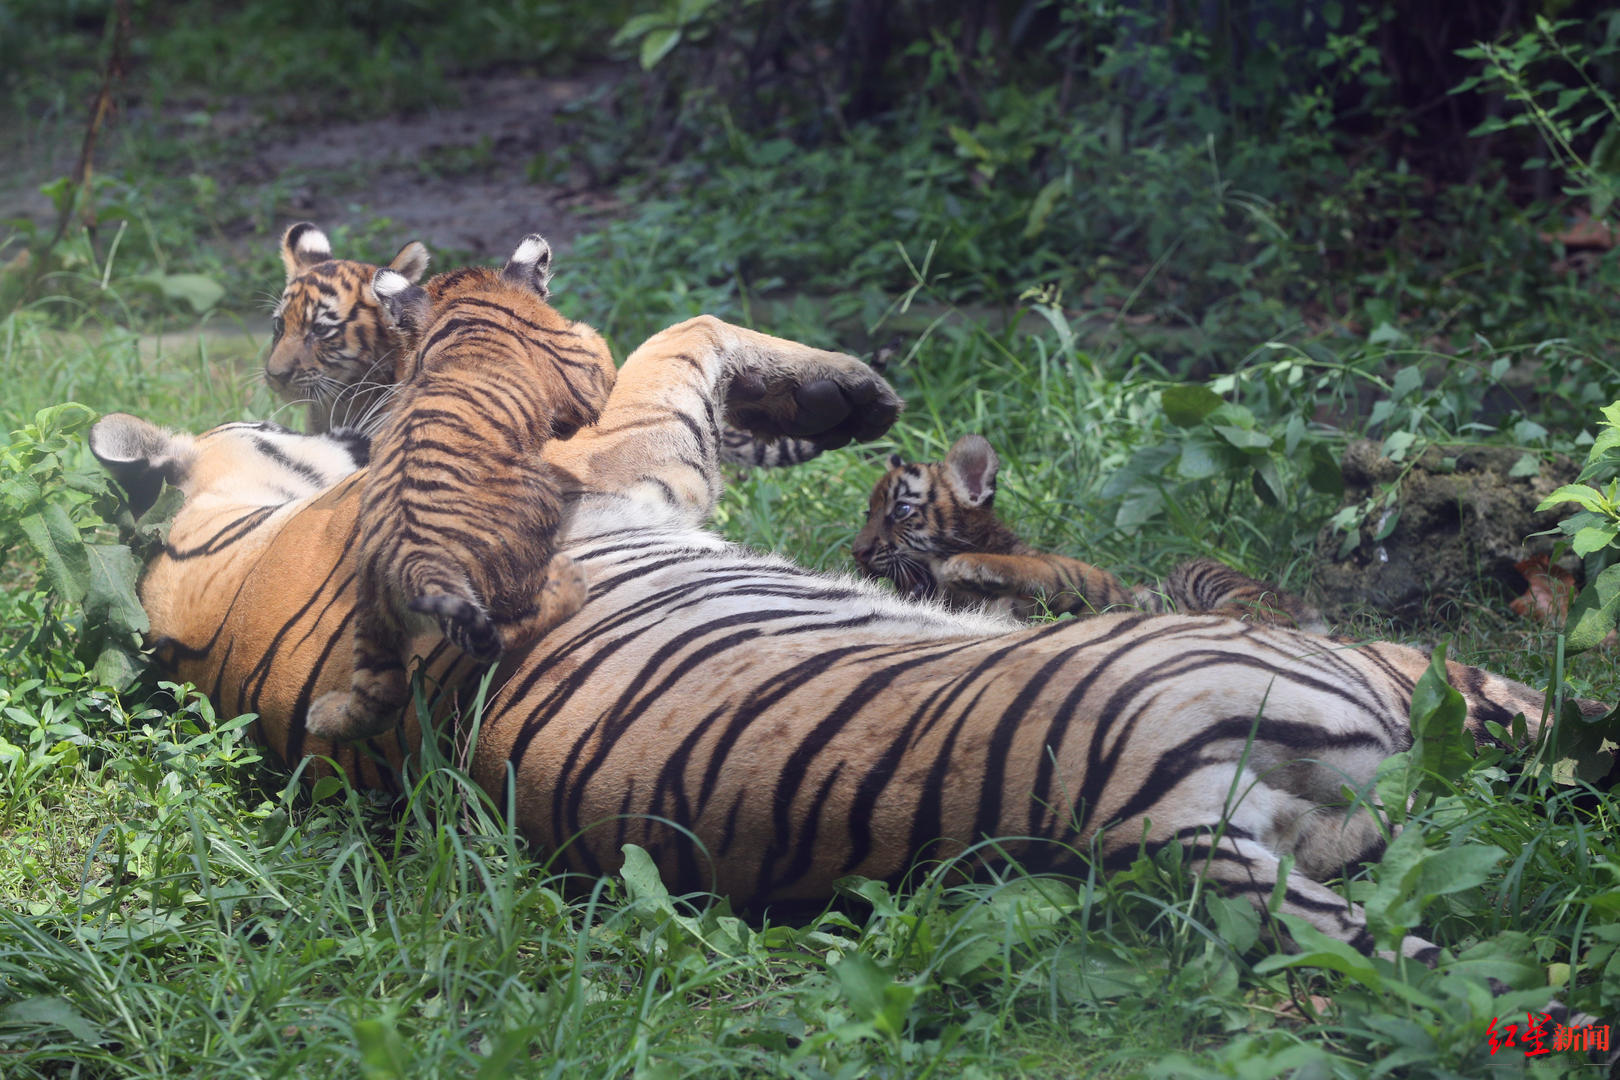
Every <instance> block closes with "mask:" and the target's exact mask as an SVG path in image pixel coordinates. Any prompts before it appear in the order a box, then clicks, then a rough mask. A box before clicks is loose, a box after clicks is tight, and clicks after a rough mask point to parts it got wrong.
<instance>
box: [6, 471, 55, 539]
mask: <svg viewBox="0 0 1620 1080" xmlns="http://www.w3.org/2000/svg"><path fill="white" fill-rule="evenodd" d="M43 496H44V491H43V490H41V488H40V486H39V481H37V480H35V479H34V478H33V477H32V476H29V475H28V474H27V473H18V474H16V475H15V476H8V477H6V478H5V479H4V480H0V498H3V499H5V501H6V502H7V503H9V504H10V505H11V507H12V509H13V510H14V511H20V510H23V509H25V508H27V507H30V506H32V505H34V504H35V503H36V502H38V501H39V500H40V499H41V498H42V497H43ZM0 535H3V534H0Z"/></svg>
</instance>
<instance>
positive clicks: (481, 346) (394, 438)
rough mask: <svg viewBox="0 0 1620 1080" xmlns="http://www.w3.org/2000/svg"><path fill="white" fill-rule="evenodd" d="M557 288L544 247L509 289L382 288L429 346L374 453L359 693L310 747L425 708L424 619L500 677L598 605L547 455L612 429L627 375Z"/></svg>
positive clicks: (408, 336)
mask: <svg viewBox="0 0 1620 1080" xmlns="http://www.w3.org/2000/svg"><path fill="white" fill-rule="evenodd" d="M550 277H551V248H550V246H549V245H548V244H547V243H546V242H545V240H544V239H543V238H541V237H540V236H538V235H530V236H527V237H525V238H524V240H523V242H522V244H520V245H519V246H518V249H517V251H516V253H514V254H513V256H512V258H511V259H510V260H509V261H508V262H507V264H506V267H505V269H503V270H501V271H499V272H498V273H497V272H496V271H495V270H492V269H488V268H485V267H475V268H469V269H465V270H454V271H451V272H450V273H448V274H440V275H439V276H438V277H436V278H434V279H433V280H432V281H430V282H429V283H428V285H427V288H425V289H422V288H417V287H415V286H412V285H411V284H410V283H409V282H408V281H406V279H405V278H404V277H403V276H401V275H400V274H397V273H395V272H394V271H392V270H379V271H377V276H376V279H375V282H374V286H373V288H374V291H375V293H376V298H377V300H378V302H379V303H380V304H381V306H382V309H383V313H384V319H385V321H387V322H389V323H391V324H393V325H394V326H395V327H397V328H398V330H399V332H400V334H401V335H402V337H403V338H404V340H405V341H406V343H407V345H408V346H412V347H414V346H416V345H418V343H419V344H420V347H419V348H413V351H412V355H411V358H410V360H409V361H408V362H407V363H406V364H405V365H403V366H402V367H403V369H404V370H406V371H407V372H408V376H409V378H408V381H406V382H404V383H403V384H402V389H401V391H400V393H399V395H398V400H397V401H396V402H395V403H394V405H393V408H392V410H391V412H390V417H389V420H388V423H387V424H386V425H385V426H384V427H383V429H382V431H381V432H380V433H379V434H378V436H377V439H376V441H375V442H374V443H373V444H372V447H371V470H370V475H369V476H368V478H367V481H366V490H365V499H364V501H363V502H362V504H361V507H360V559H359V568H358V569H359V574H360V591H359V595H358V604H357V607H356V609H355V629H354V676H353V678H352V680H351V681H350V685H349V689H348V690H347V691H346V692H344V691H333V692H331V693H328V694H326V695H325V696H324V697H322V698H320V699H319V700H318V701H316V702H315V704H314V706H313V707H312V708H311V709H310V713H309V729H310V731H312V732H314V733H316V734H318V735H322V736H325V737H326V738H330V739H338V740H345V739H357V738H366V737H369V736H372V735H376V734H378V733H379V732H381V731H383V730H386V729H387V728H389V727H391V726H393V724H394V721H395V719H396V717H397V716H398V714H399V710H400V708H401V707H402V706H403V705H404V704H405V703H406V701H407V700H408V699H409V695H410V682H409V677H408V676H407V674H406V664H407V663H408V661H409V659H410V656H409V654H408V653H406V652H405V651H404V650H405V647H406V644H407V642H408V640H409V639H410V637H411V636H412V630H413V629H415V628H414V627H412V625H411V624H412V623H413V622H416V621H420V620H415V619H413V616H412V613H416V614H418V615H427V616H431V617H432V618H433V619H436V620H437V621H438V624H439V627H440V629H441V630H442V631H443V633H444V636H445V637H446V638H447V639H449V640H450V641H451V642H452V643H454V644H455V645H456V646H457V647H458V648H460V649H461V650H462V651H464V652H466V653H467V654H468V655H469V656H472V657H473V658H474V659H477V660H492V659H494V658H495V657H497V656H499V655H500V654H501V653H502V652H505V651H507V650H510V649H515V648H520V647H522V646H524V645H527V644H529V643H530V642H531V641H533V640H534V639H535V638H537V637H539V636H540V635H541V634H543V633H544V632H545V631H546V630H548V629H550V628H551V627H553V626H555V625H556V624H558V623H559V622H561V621H562V620H564V619H566V618H568V617H569V616H570V615H572V614H574V612H576V611H578V610H579V608H580V606H581V605H582V604H584V602H585V597H586V595H587V587H586V582H585V576H584V573H583V571H581V570H580V569H579V568H578V567H576V566H575V565H574V564H573V562H572V561H571V560H570V559H569V558H568V557H567V556H566V555H557V556H556V557H555V558H554V557H553V548H554V543H553V540H554V537H555V534H556V531H557V522H558V520H559V516H560V512H561V502H562V499H561V495H560V494H559V492H558V488H557V482H556V480H555V479H554V478H553V477H552V475H551V471H550V469H549V468H548V467H547V466H546V465H545V464H544V463H543V462H542V461H541V451H542V449H543V448H544V446H545V443H546V441H547V440H548V439H550V438H552V437H556V436H568V435H571V434H573V433H574V432H575V431H576V430H578V429H579V428H580V427H583V426H585V425H586V424H592V423H595V422H596V418H597V416H598V414H600V412H601V410H602V406H603V405H604V404H606V402H607V397H608V391H609V390H611V389H612V386H613V377H614V368H613V358H612V357H611V356H610V355H609V354H608V351H607V346H606V345H605V344H604V343H603V341H602V339H601V337H599V336H598V335H597V333H596V331H595V330H593V329H591V328H590V327H588V326H585V325H583V324H581V323H570V322H569V321H568V320H566V319H564V318H563V317H562V316H560V315H558V314H557V313H556V311H554V310H553V309H552V308H551V307H550V305H548V304H547V303H546V299H547V297H548V295H549V289H548V288H547V282H548V281H549V279H550Z"/></svg>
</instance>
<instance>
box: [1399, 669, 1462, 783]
mask: <svg viewBox="0 0 1620 1080" xmlns="http://www.w3.org/2000/svg"><path fill="white" fill-rule="evenodd" d="M1410 716H1411V721H1412V740H1413V742H1412V749H1411V750H1409V751H1408V753H1410V754H1411V755H1412V759H1413V761H1414V762H1415V763H1416V764H1417V765H1418V766H1419V767H1420V768H1421V769H1423V770H1424V771H1425V772H1427V773H1432V774H1434V775H1436V776H1439V777H1443V778H1444V779H1447V780H1455V779H1456V778H1457V777H1459V776H1461V775H1462V774H1463V773H1465V772H1467V771H1468V767H1469V766H1470V765H1471V764H1472V763H1473V760H1474V739H1473V737H1472V736H1471V735H1470V734H1469V733H1468V729H1467V728H1466V726H1465V722H1466V721H1467V719H1468V703H1467V702H1466V701H1465V700H1463V696H1462V695H1461V694H1460V693H1458V692H1457V691H1456V690H1455V689H1454V688H1453V687H1452V686H1451V684H1450V683H1449V682H1447V681H1446V647H1445V646H1444V645H1441V646H1440V647H1439V648H1437V649H1435V650H1434V654H1433V655H1432V656H1430V658H1429V667H1428V669H1427V670H1426V671H1424V673H1423V675H1422V676H1421V677H1420V678H1419V679H1418V681H1417V685H1416V686H1414V687H1413V688H1412V705H1411V713H1410Z"/></svg>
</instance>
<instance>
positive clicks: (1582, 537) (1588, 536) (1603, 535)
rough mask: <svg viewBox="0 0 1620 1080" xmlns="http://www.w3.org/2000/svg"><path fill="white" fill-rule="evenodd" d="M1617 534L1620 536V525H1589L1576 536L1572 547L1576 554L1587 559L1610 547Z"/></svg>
mask: <svg viewBox="0 0 1620 1080" xmlns="http://www.w3.org/2000/svg"><path fill="white" fill-rule="evenodd" d="M1617 534H1620V525H1589V526H1587V527H1586V528H1584V529H1582V530H1581V531H1580V532H1578V533H1576V534H1575V539H1574V540H1573V541H1572V542H1571V545H1570V546H1571V547H1573V548H1574V549H1575V554H1577V555H1579V556H1581V557H1582V558H1585V557H1586V556H1588V555H1590V554H1592V552H1594V551H1602V550H1603V549H1604V548H1606V547H1608V546H1609V544H1610V543H1611V542H1613V540H1614V538H1615V536H1616V535H1617Z"/></svg>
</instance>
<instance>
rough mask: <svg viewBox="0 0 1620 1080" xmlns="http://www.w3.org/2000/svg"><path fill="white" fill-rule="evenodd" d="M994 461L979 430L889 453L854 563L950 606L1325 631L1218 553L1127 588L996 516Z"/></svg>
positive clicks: (1303, 607) (1309, 613)
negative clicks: (920, 460) (924, 450)
mask: <svg viewBox="0 0 1620 1080" xmlns="http://www.w3.org/2000/svg"><path fill="white" fill-rule="evenodd" d="M999 465H1000V463H999V462H998V461H997V459H996V452H995V451H994V450H992V449H991V448H990V444H989V443H988V442H986V441H985V440H984V438H983V437H981V436H978V435H964V436H962V437H961V438H960V439H958V440H956V443H955V444H954V445H953V446H952V447H951V449H950V452H949V453H947V454H946V455H945V460H944V461H942V462H939V463H937V464H919V465H907V464H905V463H904V462H902V461H901V460H900V457H899V456H898V455H890V457H889V471H888V472H887V473H885V474H884V476H883V478H882V479H880V480H879V481H878V482H877V486H876V487H875V488H873V490H872V498H871V501H870V503H869V504H868V506H867V511H866V523H865V525H863V526H862V528H861V531H860V533H859V535H857V536H856V538H855V546H854V551H853V554H854V556H855V561H856V563H857V564H858V565H859V566H860V567H861V569H862V570H864V571H865V572H866V573H868V574H870V575H872V576H873V577H883V578H888V579H889V580H890V581H893V582H894V583H895V585H896V586H898V587H899V589H900V590H901V591H902V592H904V593H907V594H909V595H911V596H913V597H926V596H936V595H937V596H938V597H939V598H941V599H943V600H944V601H945V602H946V604H947V605H949V606H950V607H954V608H966V607H973V606H977V605H982V604H986V603H988V604H990V605H991V606H992V607H995V608H997V609H1000V610H1006V611H1008V612H1009V613H1011V614H1012V615H1014V616H1015V617H1017V618H1020V619H1027V618H1029V617H1031V616H1033V615H1038V614H1040V613H1041V612H1043V611H1050V612H1052V613H1053V614H1055V615H1062V614H1073V615H1079V616H1085V615H1095V614H1097V613H1099V612H1102V611H1107V610H1110V609H1114V608H1135V609H1138V610H1141V611H1153V612H1166V611H1183V612H1188V613H1195V612H1196V613H1198V614H1209V615H1226V616H1229V617H1232V618H1237V619H1249V620H1252V621H1256V622H1264V623H1271V624H1273V625H1277V626H1297V627H1299V628H1300V629H1302V630H1309V631H1311V632H1313V633H1324V632H1326V630H1327V625H1326V623H1325V622H1324V621H1323V619H1322V616H1321V615H1320V614H1318V613H1317V612H1316V611H1315V610H1313V609H1312V608H1311V607H1310V606H1309V605H1307V604H1305V603H1304V602H1303V601H1301V600H1300V599H1298V598H1297V597H1294V596H1290V595H1288V594H1287V593H1285V592H1281V591H1279V590H1277V589H1275V588H1273V587H1271V586H1269V585H1266V584H1264V583H1263V582H1259V581H1256V580H1255V579H1254V578H1252V577H1249V576H1248V575H1247V574H1244V573H1241V572H1239V571H1237V570H1234V569H1232V567H1230V566H1227V565H1226V564H1225V563H1221V562H1217V561H1216V560H1214V559H1192V560H1190V561H1188V562H1184V563H1182V564H1181V565H1179V566H1177V567H1176V568H1175V569H1174V570H1172V571H1170V575H1169V576H1168V577H1167V578H1165V580H1164V585H1163V587H1162V588H1159V589H1154V588H1149V587H1147V586H1137V587H1135V588H1128V587H1127V586H1126V585H1125V584H1124V582H1122V581H1120V580H1119V578H1117V577H1115V576H1114V575H1113V574H1111V573H1109V572H1108V571H1107V570H1103V569H1100V568H1098V567H1095V566H1092V565H1091V564H1090V563H1084V562H1081V561H1080V560H1079V559H1071V558H1068V557H1067V556H1064V555H1052V554H1049V553H1047V552H1044V551H1036V550H1035V549H1034V548H1032V547H1030V546H1029V545H1028V544H1026V543H1024V542H1023V541H1022V540H1020V539H1019V538H1018V536H1017V534H1015V533H1014V532H1013V531H1012V530H1011V529H1009V528H1008V527H1007V526H1006V525H1005V524H1003V523H1002V521H1001V519H1000V518H999V517H997V516H996V512H995V508H994V502H995V495H996V470H997V468H998V467H999Z"/></svg>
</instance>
